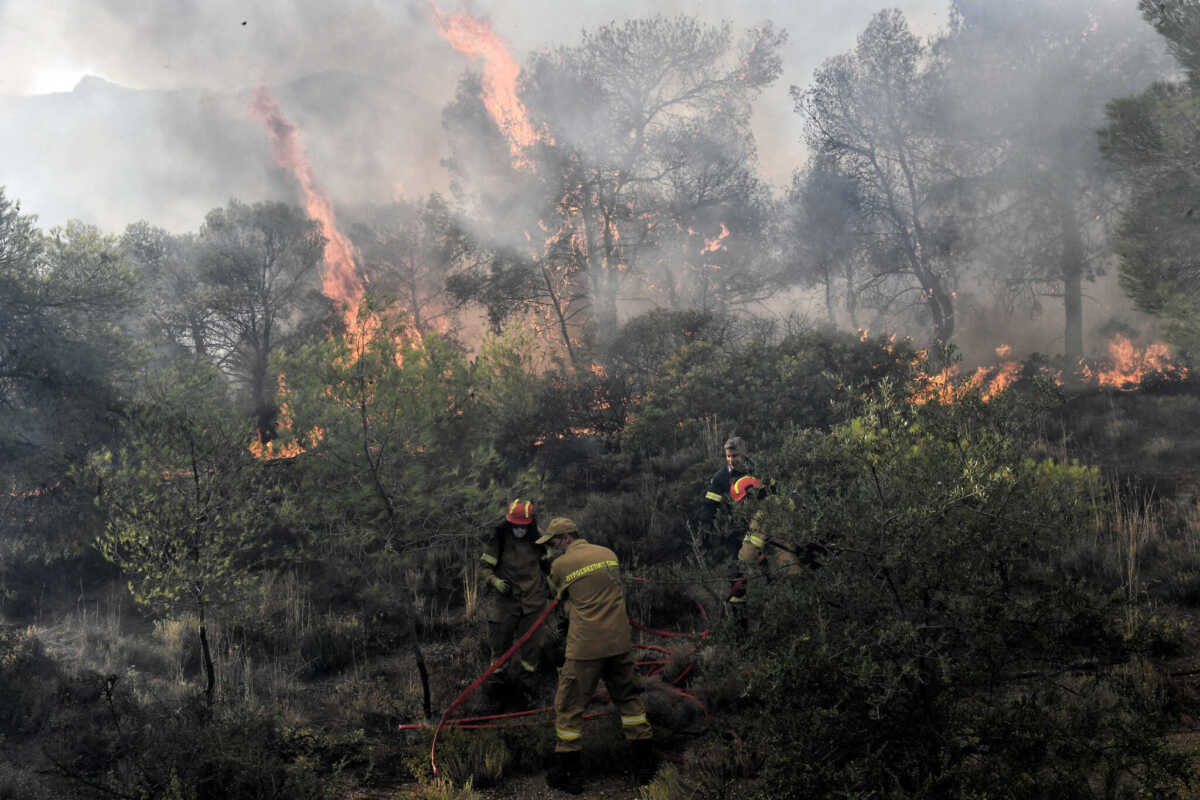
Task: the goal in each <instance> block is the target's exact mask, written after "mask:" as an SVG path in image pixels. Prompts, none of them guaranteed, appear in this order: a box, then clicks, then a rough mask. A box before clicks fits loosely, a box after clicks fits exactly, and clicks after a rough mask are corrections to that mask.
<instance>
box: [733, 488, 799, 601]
mask: <svg viewBox="0 0 1200 800" xmlns="http://www.w3.org/2000/svg"><path fill="white" fill-rule="evenodd" d="M766 495H767V489H766V487H764V486H763V484H762V481H760V480H759V479H758V478H756V477H754V476H753V475H743V476H742V477H740V478H738V479H737V480H735V481H734V482H733V485H732V486H730V488H729V496H730V498H731V499H732V500H733V502H734V503H735V504H736V508H735V514H736V515H737V516H738V517H741V518H744V519H745V520H746V522H745V524H744V526H743V527H745V528H746V535H745V537H744V538H743V539H742V546H741V548H740V549H739V550H738V554H737V565H736V567H735V569H734V572H733V588H732V590H731V591H730V594H729V598H728V601H729V604H730V608H731V609H733V610H734V612H735V613H737V612H738V611H739V609H740V608H741V607H742V606H743V605H744V604H745V602H746V599H747V598H746V586H747V583H748V582H750V581H752V580H754V579H756V578H758V577H762V578H765V579H766V580H768V581H769V580H771V579H772V578H777V577H780V576H783V575H795V574H797V573H798V572H799V571H800V570H799V566H800V564H799V560H798V559H797V557H796V553H795V552H794V551H793V550H792V549H791V548H790V547H788V546H787V545H785V544H783V543H781V542H777V541H774V540H772V539H771V538H770V537H769V536H767V535H766V534H765V532H764V531H763V530H762V529H763V524H762V520H763V512H762V509H761V508H757V507H756V505H757V503H758V502H760V501H761V500H762V499H763V498H764V497H766ZM739 619H740V618H739Z"/></svg>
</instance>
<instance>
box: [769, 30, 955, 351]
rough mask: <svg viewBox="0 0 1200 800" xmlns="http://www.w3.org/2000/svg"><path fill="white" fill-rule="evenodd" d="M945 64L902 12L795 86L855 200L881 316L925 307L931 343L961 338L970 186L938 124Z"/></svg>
mask: <svg viewBox="0 0 1200 800" xmlns="http://www.w3.org/2000/svg"><path fill="white" fill-rule="evenodd" d="M939 79H940V65H939V64H938V62H937V61H936V59H934V58H933V56H932V55H931V53H930V50H929V48H928V47H927V46H926V45H924V44H923V43H922V42H921V41H920V40H919V39H918V38H917V37H916V36H914V35H913V34H912V33H911V32H910V31H909V29H908V24H907V23H906V22H905V20H904V16H903V15H902V14H901V13H900V12H899V11H897V10H890V11H881V12H879V13H878V14H876V15H875V16H874V17H873V18H872V19H871V21H870V23H869V24H868V25H867V27H866V29H865V30H864V31H863V32H862V34H861V35H860V36H859V37H858V43H857V45H856V47H855V49H854V50H853V51H852V52H850V53H846V54H843V55H840V56H836V57H834V58H831V59H829V60H827V61H826V62H825V63H824V64H823V65H822V66H821V67H820V68H819V69H818V70H817V72H816V75H815V77H814V80H813V85H812V86H811V87H810V88H808V89H806V90H801V89H800V88H798V87H795V86H793V87H792V97H793V99H794V101H795V109H796V112H797V113H799V114H801V115H802V116H803V117H804V120H805V123H804V124H805V138H806V141H807V142H808V145H809V147H810V148H811V149H812V151H813V153H815V154H817V156H818V157H819V158H821V159H822V165H823V167H824V168H826V169H827V172H828V174H830V175H833V176H838V177H840V178H844V179H845V180H846V181H848V182H849V185H850V186H851V187H853V189H852V192H853V195H854V196H856V197H857V205H856V206H855V235H856V238H857V240H858V241H859V242H860V245H859V246H860V247H862V248H863V249H864V253H865V254H866V255H867V257H868V259H869V262H870V264H871V267H872V269H871V271H870V274H867V275H863V276H861V280H864V281H866V282H867V283H868V284H869V285H870V287H871V288H872V289H874V290H875V291H876V292H878V293H879V295H880V296H879V299H878V300H877V301H876V302H877V304H878V305H879V306H880V307H881V310H883V311H888V310H892V309H895V310H896V311H905V310H919V311H922V312H923V316H924V320H925V322H926V323H927V324H928V325H929V327H930V329H931V333H932V335H933V339H934V340H935V341H937V342H948V341H950V339H951V337H952V336H953V335H954V327H955V316H954V294H955V291H956V289H957V283H958V277H959V254H960V252H961V251H962V249H963V243H962V241H961V240H960V233H961V231H960V228H959V225H958V216H957V214H958V212H959V211H960V205H961V203H962V202H963V201H964V199H965V198H964V195H965V193H966V187H967V185H968V181H967V180H966V178H967V176H966V175H964V174H962V172H961V166H962V165H961V164H959V163H956V161H955V159H954V158H952V157H950V156H951V155H952V154H948V153H947V152H946V150H945V149H944V148H943V140H942V137H941V136H940V132H939V130H938V127H937V125H936V124H935V115H936V101H937V93H936V92H937V87H938V82H939Z"/></svg>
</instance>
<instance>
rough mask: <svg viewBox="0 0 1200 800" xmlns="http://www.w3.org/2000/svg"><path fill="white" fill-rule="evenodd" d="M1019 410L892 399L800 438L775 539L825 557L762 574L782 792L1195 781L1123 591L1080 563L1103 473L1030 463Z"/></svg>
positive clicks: (762, 735)
mask: <svg viewBox="0 0 1200 800" xmlns="http://www.w3.org/2000/svg"><path fill="white" fill-rule="evenodd" d="M1002 406H1003V404H999V405H997V404H996V403H992V404H989V405H983V404H980V403H977V402H974V403H972V402H965V403H963V404H961V405H958V406H948V407H947V406H924V407H914V406H912V405H911V404H909V403H907V402H904V401H903V400H902V399H901V398H896V397H895V396H893V395H891V394H890V393H889V392H887V391H883V392H881V395H880V397H879V398H878V399H877V400H876V401H874V402H871V403H868V404H867V405H866V406H865V407H864V408H863V413H862V414H861V415H859V416H857V417H855V418H853V419H851V420H849V421H847V422H845V423H843V424H839V425H836V426H835V427H833V428H832V429H831V430H830V431H829V432H828V433H821V432H818V431H805V432H799V433H796V434H794V435H793V436H792V437H791V438H790V439H789V440H788V441H787V442H786V443H785V444H784V446H783V449H782V450H781V452H780V453H779V455H778V459H779V463H780V466H781V469H780V474H782V475H786V476H794V477H791V478H789V479H785V480H784V482H783V486H782V488H781V491H780V493H779V494H778V495H774V496H771V497H769V498H768V499H767V500H766V501H765V505H764V508H763V509H762V518H761V520H760V523H761V524H760V527H759V531H760V532H765V533H766V534H767V535H768V536H770V537H771V538H772V539H773V540H774V541H777V542H779V543H780V544H783V545H784V546H786V547H790V548H793V549H800V548H804V547H805V545H810V544H811V545H816V546H817V547H818V552H820V553H822V554H823V555H822V557H821V558H820V559H819V560H818V561H819V564H820V567H819V569H817V570H816V571H810V570H808V569H803V570H802V571H801V572H802V574H798V575H795V576H793V577H790V578H786V579H783V580H776V581H773V582H771V583H770V584H767V585H765V586H764V585H762V584H761V583H760V584H756V585H754V586H752V595H751V598H752V600H751V602H752V606H754V607H757V608H758V609H759V615H760V618H759V620H758V621H757V626H756V627H755V628H754V629H753V631H752V633H751V634H750V636H749V638H748V640H747V641H745V642H743V643H742V652H743V653H744V654H745V658H746V661H747V662H748V663H749V664H751V665H752V672H751V674H750V676H749V680H748V686H747V693H748V695H749V701H748V702H749V704H750V706H749V707H750V708H754V709H757V710H758V711H759V712H760V713H761V714H762V717H761V718H762V719H765V720H769V723H768V724H767V725H765V726H764V725H758V724H755V723H754V722H753V721H752V720H751V721H748V723H747V730H748V732H749V733H750V735H751V736H752V738H753V740H754V742H755V743H756V745H755V746H758V745H759V744H761V745H762V746H764V747H766V745H767V744H768V743H769V744H770V747H769V748H768V749H766V752H767V763H766V767H765V769H764V774H763V781H764V782H763V783H762V784H761V786H762V790H763V791H764V792H766V793H768V794H773V793H775V792H777V791H782V790H783V789H784V787H787V791H788V792H791V793H797V794H800V795H804V796H829V795H835V794H841V793H855V794H861V793H878V794H880V795H882V796H890V797H910V796H912V797H915V796H931V795H934V796H984V795H985V794H986V796H991V797H1030V796H1047V797H1048V796H1053V797H1091V796H1092V789H1091V787H1092V785H1093V783H1094V782H1095V781H1096V780H1097V779H1099V780H1101V781H1102V782H1103V783H1104V786H1105V791H1107V792H1111V793H1112V794H1110V795H1108V796H1133V795H1134V794H1135V793H1137V792H1155V793H1158V792H1161V793H1162V795H1160V796H1171V795H1172V793H1173V792H1176V791H1177V790H1178V786H1179V785H1180V781H1182V780H1184V779H1185V778H1186V776H1187V774H1188V772H1187V767H1186V758H1185V757H1182V756H1179V755H1173V754H1170V753H1168V752H1167V751H1166V748H1165V745H1164V744H1163V742H1162V739H1161V737H1162V735H1163V734H1164V732H1165V731H1166V730H1167V726H1168V724H1169V718H1170V717H1169V714H1168V711H1167V709H1168V699H1167V696H1166V693H1165V692H1166V690H1165V685H1164V683H1163V682H1162V679H1161V677H1160V676H1159V675H1158V674H1157V673H1156V672H1155V670H1154V668H1153V667H1151V666H1150V665H1149V663H1148V662H1145V661H1142V660H1140V659H1139V658H1136V657H1135V656H1134V653H1133V652H1132V648H1133V644H1132V642H1133V641H1135V640H1136V638H1137V637H1136V636H1135V637H1133V638H1132V639H1130V638H1127V637H1126V635H1125V633H1124V632H1123V631H1122V630H1121V629H1120V627H1119V624H1118V621H1119V616H1120V615H1119V613H1118V612H1119V608H1120V602H1121V601H1120V599H1119V596H1113V595H1111V594H1109V593H1107V592H1106V591H1105V589H1104V587H1103V586H1097V585H1093V584H1089V583H1087V582H1085V581H1083V580H1080V579H1078V578H1071V577H1069V576H1068V575H1066V574H1064V571H1063V567H1062V560H1063V556H1064V554H1065V552H1066V551H1067V550H1068V549H1069V548H1070V547H1072V545H1073V543H1075V542H1077V541H1079V540H1081V539H1083V538H1084V537H1086V536H1087V535H1088V530H1089V524H1090V522H1091V519H1092V514H1093V511H1092V509H1091V506H1090V502H1089V500H1088V499H1087V498H1088V497H1089V495H1090V492H1091V491H1093V489H1091V488H1089V487H1092V486H1093V484H1094V482H1095V481H1096V477H1097V475H1096V472H1095V470H1093V469H1091V468H1088V467H1085V466H1082V465H1079V464H1075V463H1056V462H1053V461H1048V460H1041V461H1038V460H1035V459H1032V458H1030V457H1028V456H1027V453H1028V442H1029V440H1030V431H1029V430H1028V429H1027V428H1026V427H1025V426H1024V425H1022V423H1021V420H1022V419H1026V418H1028V410H1027V409H1023V408H1007V409H1006V408H1003V407H1002ZM801 476H802V478H803V479H802V480H799V479H798V478H800V477H801ZM755 587H757V596H755V593H754V590H755Z"/></svg>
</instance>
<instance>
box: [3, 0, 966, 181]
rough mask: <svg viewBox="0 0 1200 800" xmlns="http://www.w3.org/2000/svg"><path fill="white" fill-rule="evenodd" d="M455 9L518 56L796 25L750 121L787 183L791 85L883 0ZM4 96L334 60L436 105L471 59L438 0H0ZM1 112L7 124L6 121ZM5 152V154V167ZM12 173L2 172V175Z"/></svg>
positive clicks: (924, 20) (257, 77)
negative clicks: (704, 29) (631, 29)
mask: <svg viewBox="0 0 1200 800" xmlns="http://www.w3.org/2000/svg"><path fill="white" fill-rule="evenodd" d="M443 3H444V5H443V10H444V11H447V12H463V11H465V12H467V13H471V14H473V15H475V16H482V17H486V18H488V19H489V20H490V21H491V23H492V25H493V27H494V29H495V30H496V31H497V32H498V33H499V34H500V35H501V36H503V37H504V38H505V39H506V40H507V41H508V42H509V43H510V46H511V47H512V48H513V50H514V52H515V53H516V54H517V56H518V60H523V57H524V56H525V55H527V54H528V53H529V52H530V51H534V50H538V49H543V48H550V47H554V46H556V45H559V44H572V43H575V42H576V41H578V38H579V32H580V31H581V30H582V29H584V28H594V27H597V26H600V25H603V24H605V23H608V22H611V21H621V20H624V19H628V18H630V17H634V16H646V15H648V14H652V13H662V14H665V15H675V14H679V13H688V14H692V15H696V16H698V17H701V18H703V19H708V20H711V21H718V20H722V19H728V20H730V21H731V22H732V23H733V24H734V25H735V27H738V28H743V27H746V26H749V25H754V24H758V23H760V22H762V21H764V20H771V21H772V22H774V23H775V24H776V26H778V27H782V28H784V29H786V30H787V32H788V34H789V42H788V45H787V47H786V48H785V50H784V53H783V55H784V74H783V77H782V78H781V80H780V81H778V82H777V84H776V85H775V86H773V87H772V88H771V89H770V90H768V92H766V93H765V94H764V95H763V97H762V98H761V100H760V102H759V104H758V107H757V109H756V117H755V132H756V136H757V138H758V142H759V148H760V154H761V162H760V165H761V168H762V170H763V173H764V175H765V176H766V177H767V178H768V179H770V180H772V181H773V182H775V183H777V184H782V183H784V182H786V180H787V178H788V176H789V175H790V174H791V172H792V170H793V169H794V168H795V167H796V166H798V165H799V162H800V161H801V160H802V159H803V152H802V148H801V147H800V145H799V138H800V127H799V121H798V119H797V118H796V115H795V114H794V113H793V112H792V103H791V99H790V97H789V96H788V87H789V85H791V84H799V85H801V86H803V85H807V83H808V81H809V79H810V77H811V75H812V72H813V70H814V69H815V68H816V67H817V66H819V65H820V63H821V62H822V61H823V60H824V59H826V58H828V57H830V56H833V55H836V54H838V53H840V52H843V51H845V50H847V49H849V48H850V47H852V46H853V44H854V40H855V37H856V36H857V35H858V33H859V32H860V31H861V30H862V29H863V28H864V26H865V25H866V23H867V21H868V20H869V19H870V17H871V15H872V14H874V13H875V12H876V11H878V10H879V9H880V8H882V7H884V5H885V3H883V2H881V1H880V0H840V2H838V3H829V2H824V1H822V2H815V1H814V0H791V1H790V2H789V1H788V0H740V1H738V0H698V2H694V3H688V4H681V3H656V4H645V3H637V4H634V3H613V2H598V0H576V2H574V3H572V4H571V10H570V12H569V13H566V14H564V13H563V7H564V4H562V3H561V2H555V1H552V0H477V1H476V2H466V3H462V2H456V1H455V0H443ZM892 5H896V6H898V7H899V8H901V9H902V10H903V11H904V12H905V15H906V16H907V18H908V19H909V22H910V25H911V26H912V28H913V30H914V31H916V32H917V33H920V34H930V33H933V32H934V31H936V30H938V29H939V28H940V27H942V25H943V24H944V22H945V19H946V16H947V9H948V0H905V2H901V3H898V4H892ZM0 52H3V53H4V54H5V69H4V70H3V71H0V95H10V96H11V95H36V94H45V93H51V92H66V91H70V90H71V89H72V88H73V87H74V86H75V85H76V84H77V83H78V81H79V79H80V78H81V77H83V76H84V75H96V76H99V77H102V78H105V79H106V80H109V81H111V82H113V83H116V84H120V85H122V86H125V87H129V88H135V89H182V88H190V89H209V90H214V91H233V90H239V89H247V88H252V87H254V86H256V85H258V84H260V83H262V84H266V85H273V84H278V83H282V82H286V81H289V80H293V79H295V78H298V77H301V76H303V75H307V74H311V73H314V72H319V71H322V70H329V69H342V70H349V71H352V72H358V73H362V74H369V75H371V74H373V75H387V76H389V77H390V78H392V79H398V80H399V81H400V82H401V83H402V84H403V85H405V86H408V87H410V88H411V89H412V90H414V91H416V92H418V93H420V94H423V95H425V96H427V97H428V99H430V100H431V101H432V102H434V103H435V105H436V107H441V106H442V105H444V104H445V102H448V101H449V100H450V99H451V98H452V96H453V88H454V85H455V83H456V81H457V79H458V76H459V75H460V74H461V73H462V71H463V70H464V69H466V68H467V67H469V66H470V62H469V59H468V58H467V57H466V56H463V55H460V54H458V53H456V52H454V51H453V50H452V48H450V46H449V45H448V44H447V43H446V42H445V41H444V40H443V39H442V38H441V37H440V36H439V35H438V33H437V31H436V28H435V27H434V25H433V21H432V6H431V5H430V4H429V3H428V2H417V1H416V0H391V1H390V2H389V1H386V0H340V1H339V2H329V1H328V0H290V1H289V0H261V1H260V2H255V3H253V4H251V3H247V2H245V1H244V0H167V1H165V2H152V3H146V2H144V0H52V2H46V0H0ZM0 124H2V123H0ZM2 167H3V164H0V168H2ZM2 180H3V177H2V175H0V181H2Z"/></svg>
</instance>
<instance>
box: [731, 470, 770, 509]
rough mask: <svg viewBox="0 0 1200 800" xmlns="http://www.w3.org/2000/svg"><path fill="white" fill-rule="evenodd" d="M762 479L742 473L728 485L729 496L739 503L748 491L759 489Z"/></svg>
mask: <svg viewBox="0 0 1200 800" xmlns="http://www.w3.org/2000/svg"><path fill="white" fill-rule="evenodd" d="M761 488H762V481H760V480H759V479H758V478H756V477H754V476H753V475H743V476H742V477H740V478H738V479H737V480H736V481H734V482H733V484H732V485H730V487H729V496H730V497H732V498H733V502H735V503H740V502H741V501H742V500H744V499H745V498H746V495H747V494H749V493H750V490H751V489H761Z"/></svg>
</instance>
